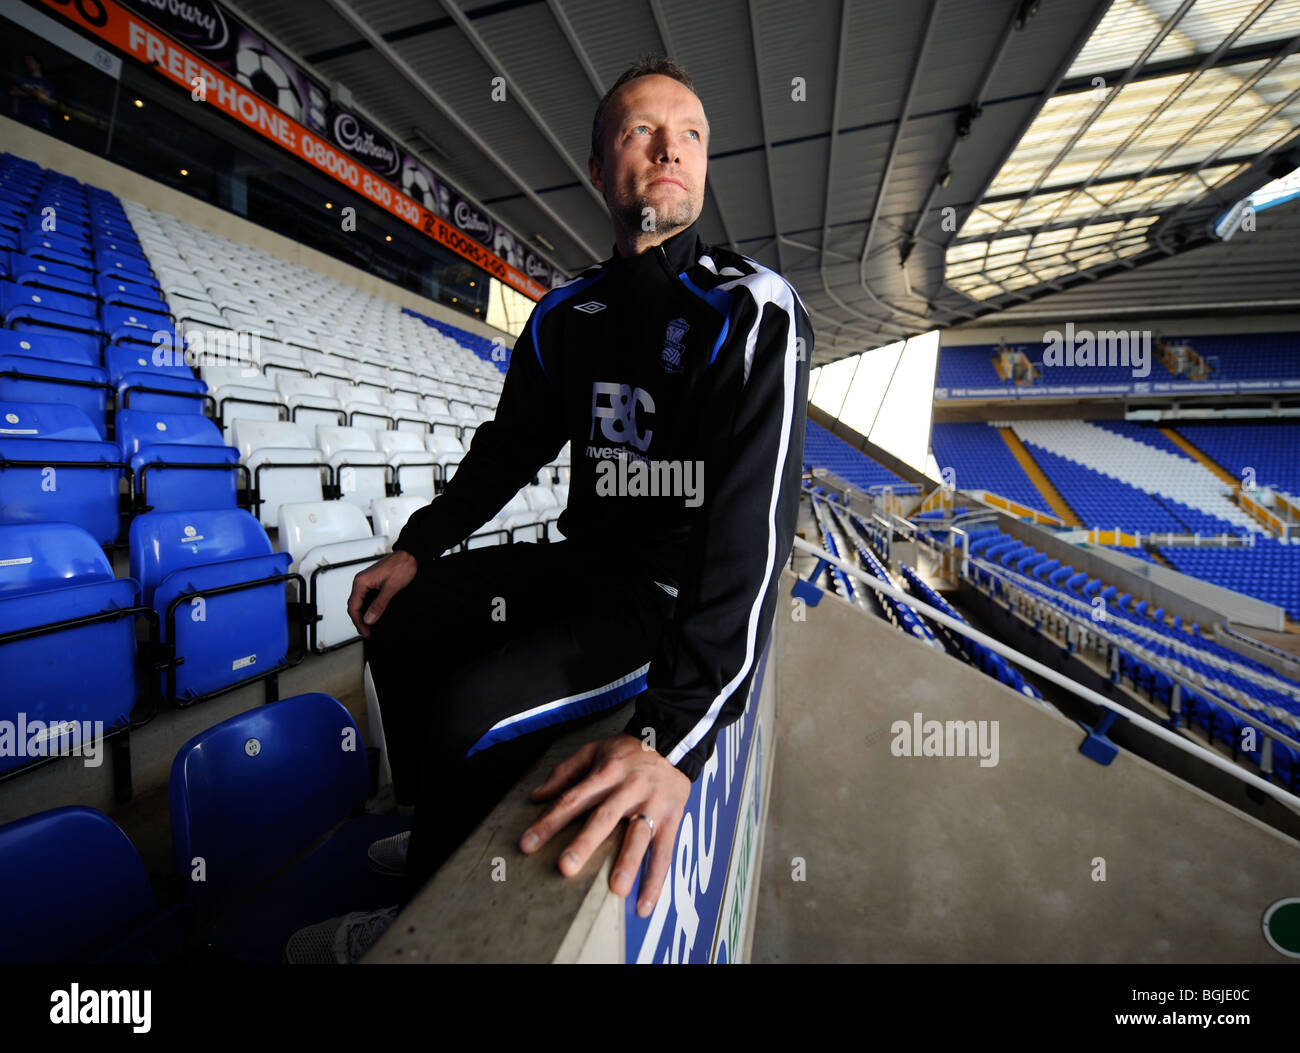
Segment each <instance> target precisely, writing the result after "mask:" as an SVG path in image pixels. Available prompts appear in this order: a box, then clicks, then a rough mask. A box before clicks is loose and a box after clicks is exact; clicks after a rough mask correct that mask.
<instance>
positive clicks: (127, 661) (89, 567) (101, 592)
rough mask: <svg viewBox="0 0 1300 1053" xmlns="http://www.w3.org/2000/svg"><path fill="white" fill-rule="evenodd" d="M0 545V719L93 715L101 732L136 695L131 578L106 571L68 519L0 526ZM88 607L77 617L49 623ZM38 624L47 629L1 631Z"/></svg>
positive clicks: (13, 763)
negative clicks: (0, 682)
mask: <svg viewBox="0 0 1300 1053" xmlns="http://www.w3.org/2000/svg"><path fill="white" fill-rule="evenodd" d="M0 552H3V553H4V560H3V561H2V562H0V668H3V669H4V686H5V689H4V692H3V694H2V695H0V719H3V720H9V721H12V720H15V719H16V714H17V712H18V711H19V710H21V711H22V712H23V713H24V714H26V720H27V722H28V725H29V726H31V722H32V721H36V720H39V721H42V722H43V723H44V724H45V725H46V726H47V728H48V727H49V725H51V724H52V723H61V722H63V721H78V722H87V721H88V722H90V723H91V725H92V728H93V725H94V723H95V722H97V721H102V727H101V728H100V730H102V731H106V730H110V729H113V728H116V727H118V726H120V725H122V724H124V723H126V721H127V719H128V718H129V717H130V713H131V709H132V707H133V706H134V705H135V695H136V677H135V623H134V615H133V614H132V613H131V610H132V608H135V607H136V606H137V605H138V602H139V586H138V585H137V584H136V583H135V582H134V581H133V580H131V579H129V578H114V577H113V569H112V567H111V566H110V565H109V562H108V557H107V556H105V555H104V551H103V549H101V548H100V547H99V545H98V544H97V543H96V541H95V539H94V538H93V537H91V536H90V535H89V534H88V533H86V531H84V530H82V529H80V528H79V527H75V526H72V525H71V524H68V523H46V524H41V525H40V526H27V525H0ZM94 616H99V617H98V619H97V620H96V621H93V622H90V623H87V624H82V625H77V626H64V627H62V628H60V627H59V626H60V625H61V624H63V623H66V622H68V621H69V620H73V619H81V618H88V617H94ZM40 626H48V627H49V628H50V631H49V632H48V633H43V634H41V635H38V636H26V637H24V638H23V639H9V640H6V639H5V636H6V634H13V633H19V632H25V631H27V630H30V629H34V628H37V627H40ZM69 655H75V656H76V659H75V660H74V661H69ZM83 727H84V724H83ZM76 741H79V740H78V739H73V740H71V741H69V743H68V745H73V744H75V742H76ZM56 745H57V742H56ZM47 752H48V749H47ZM31 759H33V758H32V757H31V756H30V755H28V754H27V753H24V755H23V756H7V755H6V756H0V771H5V770H8V769H10V768H14V767H18V766H20V765H22V764H25V763H27V762H28V761H29V760H31Z"/></svg>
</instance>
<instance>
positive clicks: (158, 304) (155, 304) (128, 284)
mask: <svg viewBox="0 0 1300 1053" xmlns="http://www.w3.org/2000/svg"><path fill="white" fill-rule="evenodd" d="M95 291H96V292H98V293H99V298H100V299H101V300H102V301H103V302H104V303H106V304H120V305H122V306H123V307H138V308H140V309H141V310H146V311H162V310H165V308H166V304H165V303H163V299H162V295H161V294H160V293H159V291H158V289H157V288H156V287H155V286H153V285H148V284H141V283H140V282H137V281H132V280H131V279H130V278H129V277H127V276H125V275H119V274H102V275H100V276H99V277H98V278H97V279H96V280H95Z"/></svg>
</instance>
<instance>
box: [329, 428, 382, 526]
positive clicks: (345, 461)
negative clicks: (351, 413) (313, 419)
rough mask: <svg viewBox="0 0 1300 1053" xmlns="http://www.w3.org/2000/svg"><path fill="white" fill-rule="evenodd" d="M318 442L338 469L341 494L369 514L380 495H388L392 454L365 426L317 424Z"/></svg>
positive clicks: (336, 470)
mask: <svg viewBox="0 0 1300 1053" xmlns="http://www.w3.org/2000/svg"><path fill="white" fill-rule="evenodd" d="M316 445H317V447H318V448H319V449H320V451H321V453H323V454H324V455H325V457H326V458H327V459H328V461H329V464H330V467H331V468H333V469H334V480H335V482H336V483H337V484H338V487H339V496H340V497H341V498H342V499H343V500H344V501H349V502H351V503H352V504H355V505H356V506H357V507H358V508H360V509H361V511H362V512H363V513H364V514H366V515H369V514H370V506H371V502H373V501H374V499H375V498H376V497H387V496H388V473H389V469H388V455H387V454H385V453H382V452H381V451H379V450H378V449H376V447H375V439H374V435H373V434H372V433H371V432H369V431H367V430H366V429H364V428H339V427H333V426H329V425H325V424H318V425H317V426H316Z"/></svg>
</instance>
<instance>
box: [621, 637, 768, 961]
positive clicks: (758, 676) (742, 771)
mask: <svg viewBox="0 0 1300 1053" xmlns="http://www.w3.org/2000/svg"><path fill="white" fill-rule="evenodd" d="M774 637H775V633H771V634H769V635H768V639H767V645H766V646H765V647H764V648H763V653H762V655H761V656H760V658H759V660H758V668H757V670H755V672H754V677H753V679H752V681H751V685H750V691H749V700H748V702H747V704H746V705H745V711H744V713H743V714H742V715H741V717H740V719H739V720H737V721H735V722H734V723H732V724H729V725H728V726H727V727H725V728H723V729H722V732H721V733H720V734H719V735H718V739H717V746H716V748H715V749H714V751H713V756H712V757H710V758H709V762H708V763H707V764H706V765H705V766H704V770H703V771H702V772H700V776H699V778H698V779H696V780H695V782H694V783H692V785H691V796H690V799H689V801H687V804H686V810H685V812H683V813H682V822H681V825H680V826H679V827H678V828H677V841H676V844H675V845H674V847H673V858H672V864H671V866H670V867H669V871H668V877H667V880H666V881H665V882H664V886H663V890H662V891H661V892H660V893H659V900H658V902H657V903H656V904H655V909H654V911H653V912H651V914H650V917H648V918H642V917H639V916H638V915H637V913H636V904H637V900H638V898H639V896H640V889H641V882H642V881H643V880H644V878H645V869H646V868H645V867H643V868H642V872H641V874H640V875H639V876H638V877H637V881H636V884H635V885H634V886H633V888H632V891H631V893H629V894H628V897H627V901H626V905H625V907H624V920H625V932H626V959H627V961H628V963H629V964H630V963H654V964H679V963H685V962H734V961H735V960H736V959H737V958H739V957H740V955H741V953H742V950H743V948H742V947H741V946H740V941H741V938H742V934H743V933H744V931H745V920H746V918H747V916H748V913H749V911H750V910H751V909H752V908H753V899H752V896H751V892H752V890H753V887H754V877H755V874H756V872H757V867H758V862H759V861H758V852H757V846H758V839H759V838H758V834H759V822H760V819H761V816H760V814H759V812H760V809H761V806H762V797H763V778H764V772H763V769H762V760H763V736H764V735H770V734H771V729H770V728H766V727H764V726H763V721H762V719H761V717H762V714H761V713H760V711H759V699H760V696H761V694H762V690H763V677H764V674H765V673H766V671H767V658H768V655H769V654H770V652H771V650H772V641H773V638H774Z"/></svg>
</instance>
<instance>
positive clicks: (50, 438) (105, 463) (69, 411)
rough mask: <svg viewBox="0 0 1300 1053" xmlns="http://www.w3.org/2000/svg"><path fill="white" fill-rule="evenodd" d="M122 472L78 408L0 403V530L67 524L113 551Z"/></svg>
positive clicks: (111, 448)
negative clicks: (16, 525)
mask: <svg viewBox="0 0 1300 1053" xmlns="http://www.w3.org/2000/svg"><path fill="white" fill-rule="evenodd" d="M124 467H125V465H124V462H123V459H122V457H121V454H120V452H119V450H118V447H117V446H116V445H115V444H113V443H111V442H104V441H103V440H102V439H101V437H100V432H99V430H98V429H97V428H96V427H95V426H94V424H93V423H92V422H91V420H90V418H89V417H87V416H86V414H85V413H84V412H82V411H81V410H80V409H78V408H77V407H75V406H64V405H58V404H55V403H49V402H10V401H4V400H0V523H73V524H76V525H77V526H79V527H82V528H83V529H85V530H87V531H88V532H89V533H90V534H91V536H92V537H94V538H95V540H96V541H97V542H98V543H99V544H101V545H109V544H112V543H113V542H114V541H116V540H117V536H118V531H119V518H118V514H119V505H120V498H119V496H118V495H119V489H120V481H121V479H122V472H123V468H124Z"/></svg>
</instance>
